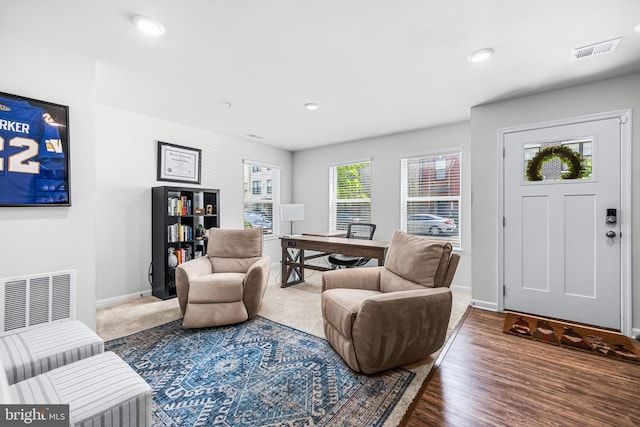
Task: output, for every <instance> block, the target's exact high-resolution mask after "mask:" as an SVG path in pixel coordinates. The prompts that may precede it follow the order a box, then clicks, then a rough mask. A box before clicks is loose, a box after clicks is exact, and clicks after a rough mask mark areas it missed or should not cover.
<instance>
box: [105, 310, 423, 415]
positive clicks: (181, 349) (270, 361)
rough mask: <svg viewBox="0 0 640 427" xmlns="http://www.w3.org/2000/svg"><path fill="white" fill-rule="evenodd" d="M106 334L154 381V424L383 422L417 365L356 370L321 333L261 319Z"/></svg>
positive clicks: (119, 351) (174, 324)
mask: <svg viewBox="0 0 640 427" xmlns="http://www.w3.org/2000/svg"><path fill="white" fill-rule="evenodd" d="M181 324H182V320H176V321H174V322H171V323H167V324H165V325H161V326H158V327H155V328H152V329H148V330H146V331H142V332H139V333H136V334H134V335H130V336H127V337H124V338H118V339H115V340H112V341H108V342H107V343H106V344H105V347H106V349H107V350H111V351H113V352H115V353H116V354H118V355H119V356H120V357H122V358H123V359H124V360H126V361H127V362H128V363H129V365H131V366H132V367H133V369H134V370H135V371H136V372H138V373H139V374H140V375H141V376H142V377H143V378H144V379H145V380H146V381H147V382H148V383H149V385H150V386H151V387H152V388H153V400H154V414H153V418H154V426H217V425H219V426H300V427H303V426H332V427H333V426H380V425H382V424H383V423H384V421H385V420H386V419H387V417H388V416H389V414H390V413H391V411H392V410H393V408H394V406H395V405H396V404H397V403H398V401H399V400H400V398H401V396H402V394H403V393H404V392H405V390H406V389H407V387H408V386H409V384H410V383H411V381H412V379H413V377H414V376H415V374H414V373H412V372H409V371H406V370H404V369H394V370H389V371H386V372H383V373H381V374H378V375H369V376H367V375H363V374H358V373H356V372H353V371H352V370H351V369H349V367H348V366H347V365H346V364H345V363H344V361H343V360H342V359H341V358H340V356H338V354H337V353H336V352H335V351H334V350H333V349H332V348H331V346H330V344H329V343H328V342H327V341H326V340H324V339H321V338H318V337H316V336H313V335H309V334H307V333H305V332H301V331H299V330H297V329H293V328H291V327H288V326H285V325H281V324H279V323H276V322H273V321H271V320H268V319H265V318H263V317H257V318H255V319H254V320H250V321H248V322H245V323H241V324H238V325H231V326H223V327H217V328H207V329H195V330H185V329H182V326H181Z"/></svg>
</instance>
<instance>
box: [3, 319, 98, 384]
mask: <svg viewBox="0 0 640 427" xmlns="http://www.w3.org/2000/svg"><path fill="white" fill-rule="evenodd" d="M102 352H104V341H103V340H102V338H100V337H99V336H98V335H96V333H95V332H93V331H92V330H91V329H89V328H88V327H87V326H86V325H85V324H84V323H82V322H80V321H79V320H65V321H61V322H51V323H45V324H41V325H37V326H34V327H30V328H27V329H24V330H22V331H20V332H16V333H12V334H9V335H4V336H0V360H1V361H2V368H3V370H4V371H5V372H6V374H7V379H8V381H9V384H14V383H17V382H19V381H22V380H25V379H28V378H31V377H34V376H36V375H39V374H42V373H44V372H47V371H49V370H51V369H55V368H58V367H60V366H64V365H67V364H69V363H73V362H76V361H78V360H81V359H84V358H86V357H90V356H94V355H96V354H100V353H102Z"/></svg>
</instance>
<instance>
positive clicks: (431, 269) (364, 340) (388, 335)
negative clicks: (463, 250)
mask: <svg viewBox="0 0 640 427" xmlns="http://www.w3.org/2000/svg"><path fill="white" fill-rule="evenodd" d="M459 259H460V256H459V255H458V254H454V253H452V248H451V244H450V243H444V242H441V241H437V240H430V239H426V238H422V237H415V236H412V235H409V234H407V233H404V232H402V231H400V230H398V231H396V232H394V233H393V236H392V237H391V242H390V245H389V249H388V251H387V256H386V258H385V265H384V266H381V267H371V268H354V269H346V270H333V271H327V272H324V273H323V275H322V317H323V321H324V333H325V336H326V337H327V340H328V341H329V343H331V345H332V346H333V348H334V349H335V350H336V351H337V352H338V353H339V354H340V356H342V358H343V359H344V360H345V362H346V363H347V365H349V367H351V368H352V369H353V370H354V371H358V372H364V373H365V374H373V373H376V372H380V371H383V370H385V369H390V368H393V367H397V366H401V365H406V364H409V363H413V362H417V361H419V360H422V359H424V358H426V357H427V356H429V355H430V354H431V353H433V352H435V351H437V350H438V349H440V348H441V347H442V345H443V344H444V340H445V338H446V333H447V327H448V324H449V317H450V315H451V303H452V296H451V291H450V290H449V286H450V285H451V281H452V280H453V276H454V274H455V270H456V268H457V266H458V261H459Z"/></svg>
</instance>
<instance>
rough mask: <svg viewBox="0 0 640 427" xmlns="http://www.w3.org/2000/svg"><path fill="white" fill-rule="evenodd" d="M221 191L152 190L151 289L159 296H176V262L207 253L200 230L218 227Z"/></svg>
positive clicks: (195, 189)
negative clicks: (172, 262) (171, 251)
mask: <svg viewBox="0 0 640 427" xmlns="http://www.w3.org/2000/svg"><path fill="white" fill-rule="evenodd" d="M219 203H220V190H213V189H204V188H193V187H167V186H162V187H153V188H152V189H151V246H152V248H151V283H152V285H151V288H152V294H153V295H154V296H156V297H158V298H161V299H169V298H174V297H175V296H176V286H175V267H171V266H170V265H169V260H170V258H173V257H170V255H169V254H170V249H173V251H174V256H175V259H172V261H175V263H176V264H181V263H183V262H186V261H188V260H190V259H193V258H195V257H198V256H202V255H204V254H206V251H207V241H206V239H204V236H203V234H204V233H201V232H200V231H199V230H200V229H201V230H208V229H209V228H212V227H220V216H219V215H218V212H219V206H220V204H219Z"/></svg>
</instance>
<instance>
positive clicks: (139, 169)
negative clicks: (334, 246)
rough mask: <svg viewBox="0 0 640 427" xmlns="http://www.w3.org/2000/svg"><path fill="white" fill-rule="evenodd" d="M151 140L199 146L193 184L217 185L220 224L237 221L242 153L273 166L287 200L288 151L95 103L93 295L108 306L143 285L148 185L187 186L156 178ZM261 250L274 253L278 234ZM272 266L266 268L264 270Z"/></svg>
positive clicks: (277, 251)
mask: <svg viewBox="0 0 640 427" xmlns="http://www.w3.org/2000/svg"><path fill="white" fill-rule="evenodd" d="M157 141H163V142H168V143H171V144H178V145H183V146H187V147H193V148H200V149H201V150H202V183H201V185H200V186H196V187H201V188H217V189H220V212H219V214H220V225H221V227H224V228H242V227H243V226H244V223H243V220H244V216H243V163H242V162H243V159H250V160H260V161H264V162H267V163H272V164H277V165H280V166H281V168H282V170H281V183H282V193H281V199H282V202H283V203H286V202H288V201H289V200H290V199H291V159H292V155H291V152H289V151H285V150H281V149H276V148H272V147H268V146H266V145H264V144H257V143H253V142H250V141H245V140H241V139H236V138H230V137H228V136H225V135H221V134H217V133H212V132H209V131H205V130H201V129H195V128H191V127H188V126H184V125H181V124H177V123H172V122H168V121H164V120H159V119H155V118H152V117H148V116H144V115H140V114H136V113H132V112H128V111H124V110H120V109H116V108H112V107H108V106H104V105H97V106H96V165H95V166H96V196H97V202H96V220H97V224H98V227H97V237H96V255H97V265H96V272H97V284H98V290H97V299H98V304H99V305H108V304H111V303H114V302H117V301H119V300H121V299H122V298H123V297H128V296H135V295H137V294H140V293H143V292H148V291H150V290H151V286H150V285H149V282H148V279H147V272H148V268H149V264H150V263H151V187H154V186H160V185H169V186H186V187H188V186H192V185H189V184H181V183H172V182H163V181H157V180H156V177H157ZM265 252H266V253H267V255H269V256H270V257H271V261H272V263H277V262H279V260H280V241H279V240H278V239H277V238H267V240H266V242H265ZM275 273H277V271H272V274H275Z"/></svg>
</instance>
